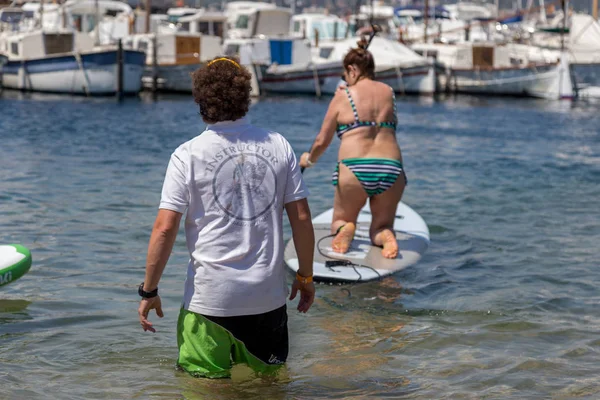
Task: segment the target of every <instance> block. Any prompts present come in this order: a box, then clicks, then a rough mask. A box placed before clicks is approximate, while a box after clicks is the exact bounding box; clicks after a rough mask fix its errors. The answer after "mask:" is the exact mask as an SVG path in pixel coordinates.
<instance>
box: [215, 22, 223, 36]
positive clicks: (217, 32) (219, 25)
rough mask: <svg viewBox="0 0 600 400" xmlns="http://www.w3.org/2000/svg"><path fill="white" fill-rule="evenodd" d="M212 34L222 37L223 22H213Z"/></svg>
mask: <svg viewBox="0 0 600 400" xmlns="http://www.w3.org/2000/svg"><path fill="white" fill-rule="evenodd" d="M213 30H214V32H213V35H217V36H218V37H221V38H222V37H223V23H222V22H213Z"/></svg>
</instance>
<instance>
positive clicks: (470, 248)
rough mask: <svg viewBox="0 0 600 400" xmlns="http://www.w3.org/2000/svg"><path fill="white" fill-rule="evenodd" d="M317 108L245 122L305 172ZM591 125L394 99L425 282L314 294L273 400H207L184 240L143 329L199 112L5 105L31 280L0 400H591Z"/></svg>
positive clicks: (1, 349) (514, 104)
mask: <svg viewBox="0 0 600 400" xmlns="http://www.w3.org/2000/svg"><path fill="white" fill-rule="evenodd" d="M328 100H329V99H327V98H323V99H313V98H310V97H297V98H292V97H271V98H265V99H261V100H259V101H255V102H254V103H253V105H252V107H251V110H250V113H249V119H250V120H251V122H253V123H255V124H257V125H260V126H263V127H266V128H269V129H273V130H276V131H278V132H281V133H282V134H283V135H284V136H285V137H286V138H287V139H288V140H289V141H290V142H291V144H292V146H293V148H294V150H295V151H296V154H298V155H299V154H301V153H302V152H303V151H305V150H307V149H308V148H309V147H310V145H311V143H312V141H313V139H314V137H315V135H316V134H317V133H318V131H319V129H320V125H321V122H322V118H323V116H324V114H325V112H326V109H327V105H328ZM598 109H599V105H598V104H593V103H585V102H575V103H570V102H549V101H543V100H526V99H492V98H482V97H468V96H461V97H450V98H446V99H431V98H426V99H419V98H399V99H398V121H399V130H398V141H399V143H400V146H401V148H402V152H403V157H404V164H405V168H406V172H407V175H408V180H409V185H408V187H407V189H406V191H405V195H404V198H403V201H404V202H405V203H407V204H408V205H409V206H411V207H412V208H413V209H414V210H415V211H417V212H418V213H419V214H420V215H421V216H422V217H423V218H424V220H425V221H426V222H427V224H428V225H429V229H430V231H431V246H430V248H429V249H428V251H427V252H426V254H425V255H424V257H423V258H422V260H421V261H420V262H419V263H418V264H416V265H414V266H412V267H410V268H408V269H406V270H404V271H402V272H400V273H398V274H396V275H394V276H393V277H391V278H387V279H385V280H383V281H380V282H373V283H367V284H361V285H354V286H343V287H342V286H335V285H333V286H330V285H319V286H318V287H317V296H316V300H315V303H314V305H313V307H312V309H311V310H310V311H309V312H308V313H307V314H298V313H297V312H295V311H294V305H295V304H296V303H295V302H293V303H290V304H289V314H290V322H289V328H290V357H289V360H288V364H287V367H286V370H285V371H284V373H283V374H282V375H281V376H280V377H279V379H278V380H276V381H275V382H273V381H266V380H261V379H255V378H254V377H253V376H252V375H251V374H249V373H248V371H247V370H244V368H243V367H242V368H236V369H235V370H234V375H233V379H232V380H217V381H207V380H203V379H195V378H192V377H190V376H188V375H187V374H185V373H183V372H179V371H176V369H175V368H174V365H175V360H176V357H177V348H176V337H175V328H176V327H175V323H176V318H177V313H178V309H179V307H180V302H181V295H182V290H183V281H184V279H185V271H186V263H187V254H186V248H185V241H184V240H185V239H184V236H183V234H182V232H180V235H179V236H178V238H177V242H176V245H175V249H174V251H173V254H172V256H171V258H170V261H169V264H168V266H167V268H166V271H165V273H164V276H163V278H162V280H161V282H160V291H161V296H162V299H163V310H164V312H165V317H164V318H162V319H159V318H158V317H156V316H155V314H154V313H153V312H152V313H151V315H150V320H151V321H152V322H153V323H154V325H155V327H156V329H157V332H156V333H149V332H143V330H142V329H141V327H140V325H139V322H138V317H137V307H138V303H139V297H138V295H137V285H139V283H140V282H141V281H142V280H143V277H144V263H145V258H146V251H147V245H148V239H149V235H150V231H151V228H152V223H153V220H154V217H155V215H156V211H157V205H158V202H159V197H160V191H161V186H162V180H163V177H164V173H165V169H166V166H167V163H168V160H169V156H170V154H171V153H172V151H173V150H174V149H175V148H176V147H177V146H178V145H179V144H181V143H182V142H184V141H187V140H188V139H190V138H192V137H193V136H195V135H197V134H199V133H200V132H201V131H202V130H203V129H204V126H205V125H204V124H203V122H202V121H201V119H200V116H199V115H198V110H197V107H196V106H195V104H194V103H193V101H192V98H191V96H177V97H170V96H165V97H159V98H158V99H153V98H151V97H147V96H142V97H140V98H134V99H126V100H125V101H124V102H122V103H117V102H116V101H114V100H113V99H110V98H107V99H86V98H73V97H62V96H42V95H20V94H14V93H10V92H5V93H4V94H3V96H2V98H1V99H0V243H20V244H23V245H25V246H27V247H28V248H29V249H31V252H32V255H33V266H32V268H31V270H30V272H29V273H28V274H27V275H26V276H24V277H23V278H21V279H20V280H19V281H17V282H14V283H12V284H10V285H8V286H6V287H3V288H2V289H0V398H2V399H4V398H6V399H28V398H31V399H37V398H60V399H95V398H102V399H120V398H123V399H124V398H153V399H159V398H164V399H172V398H186V399H196V398H198V399H202V398H210V399H215V398H222V399H232V398H244V399H249V398H256V399H278V398H281V399H284V398H313V397H317V398H367V397H369V398H419V399H432V398H452V399H460V398H501V399H507V398H514V399H523V398H528V399H530V398H556V399H562V398H598V397H600V356H599V351H600V338H599V337H598V331H599V330H600V313H599V311H598V303H599V301H600V291H599V290H598V287H599V285H600V268H599V261H598V260H599V259H600V257H599V256H600V251H599V250H598V248H599V245H598V243H599V241H600V206H599V205H598V198H600V132H599V131H600V115H599V113H598ZM338 145H339V143H338V141H337V139H336V140H334V142H333V144H332V145H331V147H330V148H329V149H328V151H327V152H326V153H325V155H324V156H323V157H322V158H321V159H320V160H319V161H318V163H317V165H316V166H315V167H314V168H311V169H309V170H307V171H306V172H305V179H306V182H307V184H308V186H309V188H310V190H311V193H312V194H311V197H310V206H311V209H312V212H313V214H314V215H316V214H318V213H320V212H322V211H324V210H326V209H327V208H329V207H331V206H332V196H333V186H332V185H331V180H330V178H331V172H332V171H333V169H334V166H335V161H336V156H337V154H336V151H337V148H338ZM289 236H290V230H289V226H288V225H286V237H289ZM290 282H291V277H290Z"/></svg>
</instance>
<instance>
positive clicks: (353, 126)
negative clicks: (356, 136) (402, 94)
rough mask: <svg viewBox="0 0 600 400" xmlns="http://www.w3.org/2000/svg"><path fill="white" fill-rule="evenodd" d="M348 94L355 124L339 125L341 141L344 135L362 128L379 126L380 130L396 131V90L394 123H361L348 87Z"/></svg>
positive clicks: (393, 98) (337, 131)
mask: <svg viewBox="0 0 600 400" xmlns="http://www.w3.org/2000/svg"><path fill="white" fill-rule="evenodd" d="M390 89H391V88H390ZM345 90H346V94H347V95H348V100H350V105H351V106H352V112H353V113H354V122H353V123H351V124H338V126H337V129H336V133H337V135H338V137H339V138H340V139H341V138H342V135H343V134H344V133H346V132H348V131H351V130H352V129H356V128H359V127H361V126H378V127H380V128H392V129H393V130H394V132H395V131H396V121H397V117H396V95H395V94H394V90H393V89H392V103H393V104H394V120H393V121H385V122H375V121H361V120H360V119H358V112H357V111H356V105H354V100H353V99H352V96H351V95H350V90H348V86H346V87H345Z"/></svg>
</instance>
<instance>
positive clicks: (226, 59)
mask: <svg viewBox="0 0 600 400" xmlns="http://www.w3.org/2000/svg"><path fill="white" fill-rule="evenodd" d="M217 61H229V62H230V63H232V64H233V65H235V66H236V67H238V68H241V67H240V64H238V63H236V62H235V61H233V60H230V59H229V58H225V57H221V58H216V59H214V60H212V61H211V62H209V63H208V64H206V66H207V67H210V66H211V65H212V64H214V63H216V62H217Z"/></svg>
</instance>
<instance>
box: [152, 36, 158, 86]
mask: <svg viewBox="0 0 600 400" xmlns="http://www.w3.org/2000/svg"><path fill="white" fill-rule="evenodd" d="M157 35H158V33H155V34H154V36H152V93H156V90H157V83H158V40H157V39H156V37H157Z"/></svg>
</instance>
